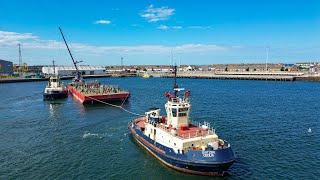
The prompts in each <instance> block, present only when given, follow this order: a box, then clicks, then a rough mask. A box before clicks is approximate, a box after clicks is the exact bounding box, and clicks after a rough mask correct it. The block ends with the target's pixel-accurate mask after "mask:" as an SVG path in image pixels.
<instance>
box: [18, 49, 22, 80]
mask: <svg viewBox="0 0 320 180" xmlns="http://www.w3.org/2000/svg"><path fill="white" fill-rule="evenodd" d="M18 47H19V76H21V75H22V56H21V44H20V43H19V44H18Z"/></svg>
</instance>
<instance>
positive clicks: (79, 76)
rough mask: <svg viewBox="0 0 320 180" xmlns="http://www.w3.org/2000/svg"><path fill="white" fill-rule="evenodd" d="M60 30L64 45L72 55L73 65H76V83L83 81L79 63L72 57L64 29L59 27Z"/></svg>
mask: <svg viewBox="0 0 320 180" xmlns="http://www.w3.org/2000/svg"><path fill="white" fill-rule="evenodd" d="M59 30H60V33H61V36H62V38H63V41H64V44H65V45H66V46H67V49H68V52H69V55H70V57H71V59H72V62H73V65H74V67H75V68H76V73H77V75H76V77H75V80H76V81H81V79H82V78H81V74H80V72H79V69H78V66H77V63H78V61H75V60H74V58H73V56H72V53H71V51H70V48H69V46H68V43H67V41H66V39H65V37H64V35H63V32H62V29H61V28H60V27H59Z"/></svg>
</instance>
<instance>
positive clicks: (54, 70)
mask: <svg viewBox="0 0 320 180" xmlns="http://www.w3.org/2000/svg"><path fill="white" fill-rule="evenodd" d="M52 65H53V75H56V66H55V65H54V60H52Z"/></svg>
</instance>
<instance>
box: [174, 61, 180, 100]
mask: <svg viewBox="0 0 320 180" xmlns="http://www.w3.org/2000/svg"><path fill="white" fill-rule="evenodd" d="M178 87H179V86H178V84H177V65H176V64H175V65H174V85H173V90H174V96H177V93H178V90H177V89H176V88H178Z"/></svg>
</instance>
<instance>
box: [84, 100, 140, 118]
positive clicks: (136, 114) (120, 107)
mask: <svg viewBox="0 0 320 180" xmlns="http://www.w3.org/2000/svg"><path fill="white" fill-rule="evenodd" d="M87 97H88V98H90V99H92V100H94V101H97V102H100V103H102V104H106V105H109V106H112V107H116V108H119V109H122V110H123V111H125V112H127V113H129V114H132V115H135V116H144V115H141V114H138V113H134V112H131V111H129V110H127V109H125V108H123V107H122V105H123V104H124V102H125V101H126V100H127V98H128V96H127V97H126V98H125V99H124V101H123V102H122V104H121V106H117V105H114V104H110V103H107V102H104V101H101V100H99V99H96V98H93V97H90V96H87Z"/></svg>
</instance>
